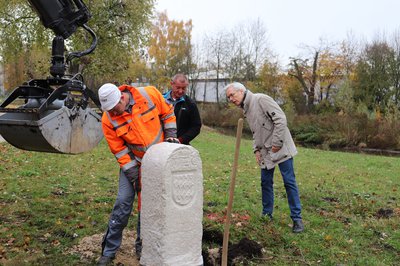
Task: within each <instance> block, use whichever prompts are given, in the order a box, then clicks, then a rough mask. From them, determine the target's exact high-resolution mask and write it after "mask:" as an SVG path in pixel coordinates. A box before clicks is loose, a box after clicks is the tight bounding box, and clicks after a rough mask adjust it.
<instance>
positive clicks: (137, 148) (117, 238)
mask: <svg viewBox="0 0 400 266" xmlns="http://www.w3.org/2000/svg"><path fill="white" fill-rule="evenodd" d="M99 100H100V103H101V108H102V109H103V111H104V113H103V117H102V126H103V133H104V136H105V138H106V140H107V142H108V145H109V147H110V150H111V152H112V153H113V154H114V155H115V158H116V159H117V160H118V162H119V165H120V168H121V169H120V174H119V187H118V196H117V199H116V202H115V205H114V208H113V210H112V213H111V217H110V220H109V223H108V229H107V232H106V233H105V235H104V238H103V242H102V256H101V258H100V260H99V262H98V265H107V264H109V263H110V262H112V260H113V259H114V258H115V254H116V252H117V250H118V248H119V247H120V245H121V242H122V231H123V229H124V228H125V226H126V225H127V224H128V219H129V216H130V213H131V211H132V206H133V202H134V199H135V192H136V194H137V195H138V206H139V218H138V225H137V239H136V243H135V247H136V255H137V256H138V257H140V255H141V248H142V243H141V239H140V193H139V192H140V163H141V160H142V157H143V155H144V153H145V152H146V150H147V149H148V148H149V147H150V146H151V145H153V144H156V143H159V142H162V141H171V142H178V139H176V118H175V115H174V110H173V106H172V105H170V104H168V103H167V102H166V101H165V99H164V98H163V96H162V95H161V93H160V92H159V91H158V90H157V89H156V88H155V87H152V86H148V87H144V88H135V87H132V86H129V85H122V86H120V87H119V88H118V87H117V86H115V85H114V84H111V83H106V84H104V85H103V86H101V87H100V89H99Z"/></svg>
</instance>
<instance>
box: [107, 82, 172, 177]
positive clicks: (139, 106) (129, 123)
mask: <svg viewBox="0 0 400 266" xmlns="http://www.w3.org/2000/svg"><path fill="white" fill-rule="evenodd" d="M119 90H120V91H121V92H124V91H125V92H130V94H131V96H132V98H133V99H131V102H132V100H133V105H132V110H131V112H127V111H125V112H124V113H123V114H122V115H117V116H112V115H111V114H110V113H109V112H104V113H103V117H102V126H103V133H104V136H105V138H106V140H107V142H108V145H109V147H110V150H111V152H112V153H113V154H114V155H115V157H116V159H117V160H118V162H119V164H120V167H121V169H122V170H123V171H127V170H128V169H129V168H131V167H134V166H136V165H137V164H138V163H140V161H141V158H142V157H143V155H144V153H145V152H146V150H147V149H148V148H149V147H150V146H151V145H153V144H156V143H159V142H162V141H163V140H164V131H163V129H169V128H175V129H176V119H175V115H174V110H173V107H172V105H170V104H168V103H166V101H165V100H164V98H163V96H162V95H161V93H160V92H159V91H158V90H157V89H156V88H155V87H152V86H148V87H144V88H135V87H132V86H128V85H122V86H120V87H119Z"/></svg>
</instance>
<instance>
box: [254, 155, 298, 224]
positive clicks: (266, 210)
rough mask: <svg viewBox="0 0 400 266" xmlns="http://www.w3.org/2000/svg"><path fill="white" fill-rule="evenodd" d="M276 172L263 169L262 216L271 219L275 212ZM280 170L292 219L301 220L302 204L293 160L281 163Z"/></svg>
mask: <svg viewBox="0 0 400 266" xmlns="http://www.w3.org/2000/svg"><path fill="white" fill-rule="evenodd" d="M274 170H275V168H272V169H269V170H268V169H261V192H262V205H263V210H262V214H263V215H268V216H270V217H272V213H273V210H274V187H273V185H274ZM279 170H280V171H281V174H282V178H283V183H284V185H285V189H286V195H287V199H288V203H289V208H290V217H291V218H292V220H293V221H298V220H301V204H300V197H299V190H298V188H297V184H296V176H295V174H294V168H293V158H291V159H289V160H287V161H284V162H282V163H280V164H279Z"/></svg>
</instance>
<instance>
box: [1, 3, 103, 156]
mask: <svg viewBox="0 0 400 266" xmlns="http://www.w3.org/2000/svg"><path fill="white" fill-rule="evenodd" d="M29 2H30V4H31V6H32V7H33V8H34V10H36V12H37V13H38V14H39V16H40V19H41V21H42V23H43V25H44V26H45V27H47V28H50V29H52V30H53V32H54V33H55V34H56V36H55V37H54V39H53V44H52V58H51V66H50V74H51V75H52V76H51V77H48V78H47V79H33V80H30V81H28V82H25V83H24V84H23V85H22V86H19V87H17V88H16V89H14V91H13V92H12V93H11V94H10V95H9V96H8V97H7V98H6V99H5V100H4V102H3V103H2V104H1V105H0V135H1V136H2V137H3V138H4V139H5V140H6V141H7V142H8V143H10V144H11V145H13V146H15V147H17V148H20V149H23V150H29V151H39V152H52V153H64V154H77V153H82V152H86V151H89V150H91V149H93V148H94V147H95V146H96V145H97V144H98V143H99V142H100V140H101V139H102V137H103V133H102V130H101V109H100V102H99V100H98V98H97V95H96V94H95V93H94V92H93V91H92V90H90V89H89V88H87V87H86V85H85V84H84V80H83V76H82V75H81V74H79V73H77V74H74V75H72V74H67V75H66V74H65V71H66V63H67V64H70V63H71V60H72V59H74V58H79V57H81V56H84V55H87V54H89V53H91V52H92V51H93V50H94V49H95V48H96V45H97V37H96V35H95V33H94V32H93V31H92V30H91V29H90V28H89V27H88V26H87V25H86V24H85V23H86V22H87V21H88V20H89V18H90V13H89V11H88V9H87V8H86V6H85V4H84V3H83V2H82V1H81V0H51V1H48V0H29ZM78 27H83V28H84V29H85V30H87V31H88V32H89V33H90V35H91V36H92V39H93V41H92V44H91V47H90V48H89V49H87V50H85V51H82V52H71V53H69V54H68V55H67V58H66V60H64V47H65V46H64V40H65V39H66V38H68V37H69V36H70V35H71V34H73V33H74V32H75V31H76V29H77V28H78ZM65 61H66V62H65Z"/></svg>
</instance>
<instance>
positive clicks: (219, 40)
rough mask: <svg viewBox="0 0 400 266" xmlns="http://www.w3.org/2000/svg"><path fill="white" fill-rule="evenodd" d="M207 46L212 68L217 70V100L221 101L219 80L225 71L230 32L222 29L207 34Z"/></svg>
mask: <svg viewBox="0 0 400 266" xmlns="http://www.w3.org/2000/svg"><path fill="white" fill-rule="evenodd" d="M205 40H206V47H207V49H208V50H209V52H210V61H209V63H210V64H211V69H213V70H215V71H216V88H215V93H216V100H217V103H219V81H220V75H221V73H223V72H224V65H225V59H226V58H227V55H228V44H229V36H228V34H227V33H226V32H225V31H223V30H221V31H219V32H217V33H216V34H215V35H213V36H210V35H206V37H205Z"/></svg>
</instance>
